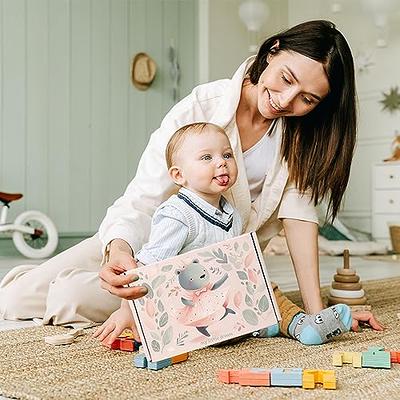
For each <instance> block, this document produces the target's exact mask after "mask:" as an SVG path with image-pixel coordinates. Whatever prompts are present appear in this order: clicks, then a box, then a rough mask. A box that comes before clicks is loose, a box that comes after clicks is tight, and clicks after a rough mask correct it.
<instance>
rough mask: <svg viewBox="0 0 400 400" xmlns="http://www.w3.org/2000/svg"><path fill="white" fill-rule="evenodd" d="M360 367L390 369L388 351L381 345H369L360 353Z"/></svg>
mask: <svg viewBox="0 0 400 400" xmlns="http://www.w3.org/2000/svg"><path fill="white" fill-rule="evenodd" d="M362 367H363V368H389V369H390V353H389V352H388V351H384V349H383V347H370V348H369V349H368V351H364V352H363V353H362Z"/></svg>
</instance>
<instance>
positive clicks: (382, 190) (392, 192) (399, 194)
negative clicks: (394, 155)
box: [372, 162, 400, 249]
mask: <svg viewBox="0 0 400 400" xmlns="http://www.w3.org/2000/svg"><path fill="white" fill-rule="evenodd" d="M389 222H391V223H393V222H394V223H397V224H399V225H400V162H382V163H378V164H375V165H374V166H373V168H372V236H373V238H374V239H375V240H376V241H378V242H382V243H385V244H386V245H388V247H389V248H390V249H391V248H392V246H391V242H390V234H389V226H388V223H389Z"/></svg>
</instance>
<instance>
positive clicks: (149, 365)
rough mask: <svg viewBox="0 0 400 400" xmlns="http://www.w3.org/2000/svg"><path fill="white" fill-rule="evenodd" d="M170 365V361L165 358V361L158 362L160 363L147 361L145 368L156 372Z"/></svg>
mask: <svg viewBox="0 0 400 400" xmlns="http://www.w3.org/2000/svg"><path fill="white" fill-rule="evenodd" d="M170 365H172V362H171V359H170V358H167V359H165V360H160V361H149V362H148V363H147V368H148V369H152V370H155V371H157V370H159V369H163V368H166V367H169V366H170Z"/></svg>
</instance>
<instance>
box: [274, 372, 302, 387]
mask: <svg viewBox="0 0 400 400" xmlns="http://www.w3.org/2000/svg"><path fill="white" fill-rule="evenodd" d="M302 385H303V370H302V368H272V369H271V386H294V387H302Z"/></svg>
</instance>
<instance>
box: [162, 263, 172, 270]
mask: <svg viewBox="0 0 400 400" xmlns="http://www.w3.org/2000/svg"><path fill="white" fill-rule="evenodd" d="M172 268H174V266H173V265H171V264H168V265H164V266H163V267H162V268H161V271H162V272H169V271H171V269H172Z"/></svg>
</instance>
